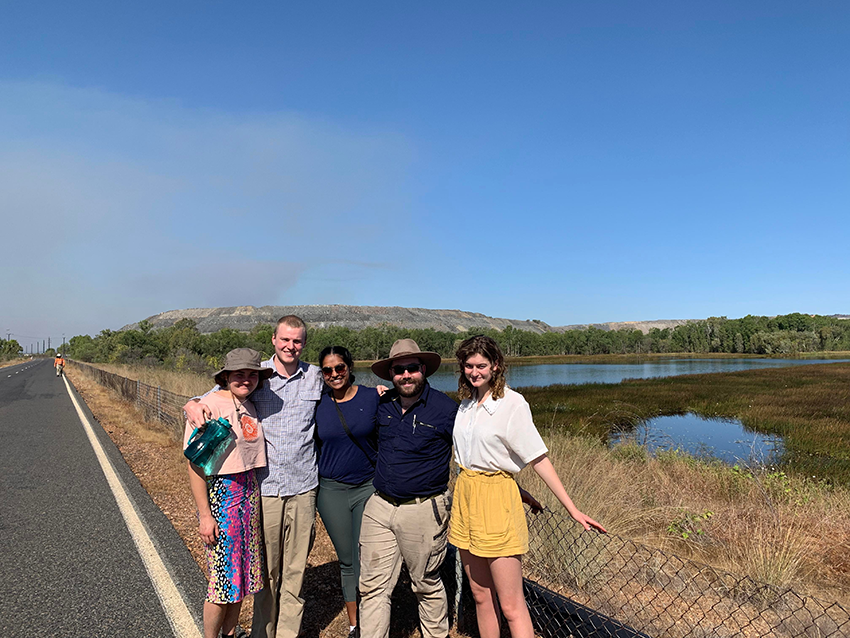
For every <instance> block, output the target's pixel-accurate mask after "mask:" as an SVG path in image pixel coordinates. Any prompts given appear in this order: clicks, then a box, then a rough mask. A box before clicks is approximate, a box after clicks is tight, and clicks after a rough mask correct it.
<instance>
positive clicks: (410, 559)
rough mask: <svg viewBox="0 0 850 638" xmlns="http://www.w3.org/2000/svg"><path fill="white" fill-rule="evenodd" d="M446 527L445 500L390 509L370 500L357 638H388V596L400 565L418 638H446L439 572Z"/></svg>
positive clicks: (364, 533)
mask: <svg viewBox="0 0 850 638" xmlns="http://www.w3.org/2000/svg"><path fill="white" fill-rule="evenodd" d="M448 526H449V500H448V495H447V494H441V495H439V496H437V497H435V498H432V499H428V500H424V501H421V502H420V503H409V504H405V505H393V504H391V503H389V502H388V501H386V500H384V499H383V498H381V497H380V496H378V495H377V494H374V495H372V496H371V497H370V498H369V501H368V502H367V503H366V509H365V510H364V512H363V523H362V525H361V528H360V596H361V600H360V634H361V636H362V637H363V638H387V637H388V636H389V632H390V606H391V605H390V596H391V595H392V591H393V588H394V587H395V584H396V581H397V580H398V575H399V572H400V571H401V563H402V560H403V561H404V563H405V565H407V570H408V572H410V580H411V583H412V585H413V592H414V593H415V594H416V598H417V599H418V601H419V623H420V626H421V628H422V638H445V637H446V636H447V635H448V633H449V615H448V604H447V602H446V590H445V588H444V587H443V581H442V580H441V579H440V573H439V571H440V567H441V566H442V564H443V560H444V559H445V558H446V537H447V535H448Z"/></svg>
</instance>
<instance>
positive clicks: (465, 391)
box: [455, 335, 508, 399]
mask: <svg viewBox="0 0 850 638" xmlns="http://www.w3.org/2000/svg"><path fill="white" fill-rule="evenodd" d="M476 354H480V355H481V356H482V357H484V358H485V359H487V361H489V362H490V363H491V364H493V365H494V366H495V367H494V369H493V376H492V377H491V378H490V392H491V393H492V395H493V398H494V399H501V398H502V397H503V396H505V383H506V373H507V371H508V370H507V366H506V365H505V355H503V354H502V349H501V348H500V347H499V344H498V343H496V341H495V340H494V339H491V338H490V337H485V336H484V335H475V336H474V337H470V338H469V339H467V340H466V341H464V342H463V343H461V344H460V347H459V348H458V349H457V352H456V353H455V356H456V357H457V362H458V365H459V366H460V376H459V377H458V380H457V394H458V397H459V398H460V399H471V398H473V397H474V396H475V388H474V387H472V384H471V383H470V382H469V379H467V378H466V375H465V374H464V373H463V366H464V364H465V363H466V360H467V359H469V357H471V356H473V355H476Z"/></svg>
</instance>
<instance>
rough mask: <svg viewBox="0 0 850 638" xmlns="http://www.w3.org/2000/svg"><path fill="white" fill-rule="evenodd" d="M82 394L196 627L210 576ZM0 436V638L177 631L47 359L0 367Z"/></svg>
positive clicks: (100, 438)
mask: <svg viewBox="0 0 850 638" xmlns="http://www.w3.org/2000/svg"><path fill="white" fill-rule="evenodd" d="M77 398H78V401H79V403H80V404H81V405H82V407H83V410H84V412H85V413H86V414H87V415H88V417H89V420H90V422H91V423H92V424H93V425H94V431H95V436H96V437H97V439H98V441H99V442H100V443H101V445H102V446H103V448H104V451H105V452H106V456H107V457H108V459H109V461H111V464H112V466H113V467H114V469H115V472H116V473H117V475H118V478H119V482H120V483H121V484H122V485H123V487H124V488H125V490H126V492H127V494H128V495H129V497H130V501H131V502H132V504H133V505H134V506H135V510H136V511H137V512H138V514H139V517H140V518H141V520H142V526H143V527H144V529H145V530H146V531H147V533H148V534H149V535H150V537H151V539H152V541H153V546H154V548H155V552H156V553H157V554H159V556H160V557H161V558H162V559H163V562H164V564H165V571H166V572H167V576H168V577H169V579H170V580H171V581H173V582H174V583H175V584H176V586H177V591H178V592H179V594H180V596H181V597H182V599H183V601H185V605H186V607H188V609H189V611H190V613H191V615H192V617H193V619H194V620H195V622H199V621H200V611H201V606H202V601H203V597H204V592H205V588H206V582H205V579H204V576H203V574H202V573H201V571H200V570H199V569H198V567H197V565H196V564H195V562H194V561H193V560H192V557H191V555H190V554H189V552H188V550H187V549H186V547H185V546H184V545H183V543H182V541H181V540H180V538H179V536H178V535H177V533H176V532H175V531H174V528H173V527H172V526H171V524H170V523H169V522H168V520H167V519H166V518H165V516H164V515H163V514H162V512H161V511H160V510H159V509H158V508H157V507H156V505H154V503H153V502H152V501H151V500H150V497H149V496H148V495H147V493H146V492H145V491H144V489H143V488H142V487H141V485H140V484H139V482H138V480H137V479H136V477H135V475H134V474H133V473H132V472H131V471H130V469H129V468H128V467H127V465H126V463H125V462H124V460H123V458H122V457H121V455H120V453H119V452H118V450H117V448H116V447H115V445H114V444H113V443H112V441H111V440H110V439H109V437H108V436H107V435H106V433H105V432H104V431H103V429H102V428H101V427H100V426H99V425H98V423H97V421H95V420H94V418H93V417H92V416H91V413H90V412H88V409H87V408H86V407H85V404H84V403H83V402H82V400H79V397H77ZM0 437H2V443H0V633H2V635H4V636H15V637H16V638H17V637H29V636H32V637H36V636H38V637H40V638H41V637H45V636H104V637H107V636H110V637H112V636H128V637H135V636H139V637H147V636H151V637H153V636H157V637H160V638H161V637H165V636H169V637H170V636H174V635H178V634H180V633H182V632H181V631H180V630H179V629H178V630H175V629H174V628H173V627H174V626H175V625H174V622H173V620H170V619H169V618H168V617H167V616H166V612H165V611H164V609H163V606H162V605H161V603H160V598H159V597H158V595H157V593H156V591H155V589H154V585H153V583H152V581H151V577H150V576H149V575H148V571H147V570H146V568H145V564H144V563H143V561H142V559H141V557H140V554H139V551H138V550H137V549H136V545H135V544H134V542H133V539H132V537H131V534H130V532H129V531H128V527H127V524H126V523H125V519H124V517H122V514H121V512H120V511H119V508H118V505H117V502H116V498H115V496H114V495H113V492H112V491H111V490H110V487H109V485H108V483H107V480H106V478H105V476H104V472H103V470H102V469H101V465H100V464H99V462H98V460H97V457H96V455H95V452H94V449H93V447H92V444H91V443H90V441H89V439H88V437H87V436H86V434H85V431H84V428H83V425H82V423H81V421H80V418H79V416H78V415H77V412H76V409H75V408H74V406H73V403H72V401H71V398H70V397H69V395H68V391H67V390H66V386H65V383H64V381H63V380H62V379H61V378H57V377H56V376H55V374H54V370H53V365H52V360H45V359H42V360H34V361H31V362H29V363H25V364H21V365H17V366H13V367H8V368H0ZM160 590H161V588H160Z"/></svg>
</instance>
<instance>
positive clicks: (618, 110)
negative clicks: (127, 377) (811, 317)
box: [0, 2, 850, 343]
mask: <svg viewBox="0 0 850 638" xmlns="http://www.w3.org/2000/svg"><path fill="white" fill-rule="evenodd" d="M124 5H127V6H124ZM131 5H133V6H131ZM3 14H4V16H3V19H2V21H0V193H3V196H2V197H0V215H2V227H3V229H4V237H5V239H6V241H4V249H3V252H4V256H5V257H6V259H4V266H3V269H2V275H0V299H3V300H4V301H3V303H2V307H1V308H2V309H0V324H4V325H0V329H3V332H5V331H6V329H8V330H10V331H11V332H12V333H13V334H16V335H19V341H20V342H21V343H28V342H29V340H28V339H27V338H25V337H32V338H37V339H42V338H46V337H47V336H51V337H52V338H54V339H56V338H57V337H58V338H61V334H62V333H65V334H66V335H68V336H70V335H73V334H80V333H91V334H95V333H97V332H98V331H99V330H101V329H103V328H113V329H114V328H119V327H121V326H122V325H124V324H126V323H130V322H132V321H136V320H138V319H140V318H143V317H146V316H149V315H152V314H155V313H158V312H162V311H165V310H171V309H175V308H189V307H207V306H219V305H247V304H251V305H257V306H259V305H266V304H312V303H347V304H364V305H399V306H418V307H426V308H459V309H463V310H469V311H475V312H483V313H485V314H488V315H491V316H501V317H510V318H518V319H541V320H543V321H546V322H548V323H550V324H553V325H563V324H571V323H586V322H597V321H620V320H642V319H663V318H671V319H672V318H702V317H707V316H719V315H726V316H729V317H739V316H743V315H745V314H782V313H787V312H795V311H799V312H810V313H824V314H831V313H848V312H850V307H848V305H847V299H848V293H850V276H849V275H850V267H848V265H847V263H848V260H847V257H846V246H847V240H848V235H850V215H848V212H850V210H849V209H850V206H848V203H850V179H848V178H850V143H849V142H850V135H848V129H850V116H848V114H850V109H848V106H850V77H848V76H850V67H848V64H847V60H848V59H850V51H848V48H850V5H848V4H847V3H845V2H806V3H800V2H754V3H740V2H725V3H724V2H713V3H682V2H641V3H636V2H605V3H567V2H528V3H515V2H511V3H508V2H480V3H475V2H468V3H448V2H430V3H395V2H393V3H391V2H383V3H382V2H368V3H367V2H362V3H353V2H335V3H324V4H317V3H280V2H275V3H271V2H258V3H248V4H245V3H242V4H239V5H237V4H235V3H224V2H204V3H200V2H196V3H190V2H179V3H173V2H169V3H165V2H148V3H106V2H102V3H86V2H75V3H59V2H43V3H38V6H34V3H29V4H27V3H14V4H12V3H7V5H6V6H5V7H4V9H3ZM57 308H61V312H57Z"/></svg>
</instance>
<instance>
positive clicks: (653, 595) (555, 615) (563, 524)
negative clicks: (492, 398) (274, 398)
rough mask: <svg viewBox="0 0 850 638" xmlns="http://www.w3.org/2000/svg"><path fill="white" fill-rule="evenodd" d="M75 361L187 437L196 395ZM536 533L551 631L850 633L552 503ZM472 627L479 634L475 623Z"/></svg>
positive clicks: (541, 606)
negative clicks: (586, 523) (601, 530)
mask: <svg viewBox="0 0 850 638" xmlns="http://www.w3.org/2000/svg"><path fill="white" fill-rule="evenodd" d="M71 363H72V364H73V365H74V366H76V367H78V368H79V369H80V370H81V371H83V372H84V373H85V374H87V375H88V376H89V377H91V378H92V379H94V380H95V381H97V382H98V383H100V384H101V385H103V386H105V387H108V388H111V389H112V390H114V391H115V392H117V393H118V394H119V395H120V396H122V397H123V398H124V399H126V400H128V401H131V402H133V403H134V404H135V405H136V406H137V407H138V408H139V409H140V410H142V411H143V412H144V413H145V415H146V416H147V417H148V418H149V419H156V420H158V421H160V422H162V423H164V424H166V425H168V426H169V427H170V428H171V429H172V431H173V432H174V434H175V435H176V436H177V437H181V436H182V434H183V419H184V416H183V405H184V404H185V403H186V401H187V400H188V397H185V396H182V395H179V394H175V393H173V392H169V391H168V390H163V389H162V388H159V387H154V386H150V385H147V384H145V383H142V382H141V381H134V380H132V379H127V378H125V377H122V376H119V375H117V374H113V373H111V372H106V371H104V370H100V369H99V368H96V367H94V366H90V365H87V364H83V363H78V362H76V361H74V362H71ZM528 531H529V552H528V554H526V555H525V556H524V557H523V571H524V588H525V594H526V600H527V601H528V606H529V610H530V612H531V617H532V620H533V621H534V625H535V629H536V631H537V634H538V635H540V636H543V637H544V638H632V637H642V638H709V637H711V638H727V637H728V638H731V637H733V636H743V637H746V638H750V637H753V638H755V637H762V636H775V637H776V638H832V637H839V636H846V637H850V611H848V609H846V608H845V607H844V606H842V605H841V604H839V603H829V602H825V601H822V600H819V599H817V598H814V597H811V596H805V595H803V594H800V593H797V592H795V591H794V590H791V589H782V588H777V587H774V586H771V585H767V584H764V583H760V582H757V581H755V580H753V579H751V578H749V577H747V576H737V575H734V574H731V573H729V572H725V571H722V570H719V569H715V568H713V567H710V566H708V565H705V564H701V563H697V562H695V561H692V560H689V559H685V558H680V557H678V556H675V555H672V554H669V553H667V552H664V551H662V550H659V549H655V548H652V547H647V546H644V545H640V544H638V543H634V542H632V541H629V540H626V539H623V538H620V537H618V536H615V535H613V534H606V535H600V534H592V533H580V530H579V528H578V526H577V525H575V524H574V522H573V521H572V519H570V518H569V517H567V516H564V515H562V514H560V513H556V512H552V511H549V510H546V511H544V512H542V513H540V514H537V515H531V516H530V517H529V526H528ZM456 567H457V569H456V570H455V569H454V568H449V569H447V570H446V571H451V572H454V573H455V574H456V575H457V582H456V583H452V584H451V585H452V586H450V587H449V590H450V592H451V593H452V594H454V593H455V592H457V593H456V607H457V610H456V614H457V618H459V619H461V620H463V618H464V616H465V615H467V616H471V615H472V614H473V609H472V605H471V601H470V600H469V596H468V591H467V595H466V596H462V595H461V592H462V591H463V588H462V587H461V586H460V575H461V573H462V572H461V570H460V568H459V563H458V564H457V565H456ZM449 577H450V578H452V576H449ZM464 600H465V601H466V602H462V601H464ZM464 612H468V613H467V614H465V613H464ZM464 625H465V626H466V627H468V628H470V629H471V630H473V631H474V622H471V623H470V622H469V621H468V620H467V621H466V622H465V623H464Z"/></svg>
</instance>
